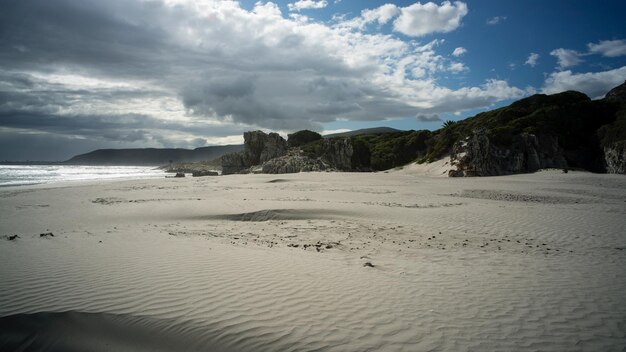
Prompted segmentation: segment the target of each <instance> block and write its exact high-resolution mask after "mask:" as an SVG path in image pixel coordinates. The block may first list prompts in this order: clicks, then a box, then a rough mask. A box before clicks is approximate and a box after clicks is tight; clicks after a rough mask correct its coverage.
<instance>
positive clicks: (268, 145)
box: [243, 131, 287, 166]
mask: <svg viewBox="0 0 626 352" xmlns="http://www.w3.org/2000/svg"><path fill="white" fill-rule="evenodd" d="M243 139H244V150H243V154H244V161H245V163H246V164H247V165H249V166H252V165H260V164H263V163H264V162H266V161H268V160H271V159H274V158H277V157H279V156H283V155H285V154H287V141H285V140H284V139H283V137H281V136H280V135H279V134H278V133H273V132H272V133H270V134H266V133H264V132H262V131H251V132H245V133H244V134H243Z"/></svg>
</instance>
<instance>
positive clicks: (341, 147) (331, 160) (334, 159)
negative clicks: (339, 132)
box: [321, 138, 354, 171]
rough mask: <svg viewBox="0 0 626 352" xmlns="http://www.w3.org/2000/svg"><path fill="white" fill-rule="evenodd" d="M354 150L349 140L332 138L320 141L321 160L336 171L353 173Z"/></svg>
mask: <svg viewBox="0 0 626 352" xmlns="http://www.w3.org/2000/svg"><path fill="white" fill-rule="evenodd" d="M353 154H354V148H353V146H352V142H351V141H350V138H333V139H325V140H323V141H322V152H321V159H322V160H323V161H324V162H326V163H328V164H330V165H332V167H334V168H335V169H337V170H341V171H353V170H354V168H353V165H352V156H353Z"/></svg>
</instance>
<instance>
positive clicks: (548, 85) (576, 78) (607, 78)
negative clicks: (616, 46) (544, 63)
mask: <svg viewBox="0 0 626 352" xmlns="http://www.w3.org/2000/svg"><path fill="white" fill-rule="evenodd" d="M624 80H626V66H623V67H621V68H618V69H614V70H609V71H602V72H588V73H572V71H570V70H567V71H561V72H554V73H552V74H551V75H550V76H549V77H548V78H547V79H546V81H545V83H544V86H543V92H544V93H546V94H553V93H559V92H563V91H566V90H577V91H579V92H583V93H585V94H587V95H588V96H590V97H591V98H592V99H598V98H602V97H603V96H604V95H605V94H606V93H607V92H608V91H609V90H611V89H612V88H614V87H616V86H618V85H620V84H622V83H624Z"/></svg>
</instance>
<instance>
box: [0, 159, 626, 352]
mask: <svg viewBox="0 0 626 352" xmlns="http://www.w3.org/2000/svg"><path fill="white" fill-rule="evenodd" d="M420 172H421V170H417V169H413V168H406V169H403V170H394V171H390V172H388V173H325V172H322V173H300V174H283V175H263V174H258V175H230V176H226V177H202V178H183V179H165V178H162V179H161V178H159V179H142V180H110V181H109V180H107V181H97V182H94V183H91V182H89V183H82V182H81V183H73V182H72V183H61V184H59V183H55V184H46V185H36V186H20V187H13V188H2V189H0V236H2V237H3V238H2V239H0V267H1V268H2V269H1V270H2V277H3V280H1V282H0V323H1V322H2V321H7V319H15V318H16V316H15V315H20V314H31V313H54V312H57V313H61V312H75V314H74V313H72V314H74V315H72V314H59V315H57V316H56V318H55V319H57V320H54V321H55V322H58V323H59V324H61V326H63V322H65V323H67V324H68V325H67V326H71V324H70V323H71V322H73V321H76V319H78V321H80V319H83V318H81V317H82V315H81V314H87V313H89V314H95V318H94V320H93V321H94V322H99V321H100V322H102V321H105V322H109V323H110V322H111V321H114V322H117V323H115V324H113V323H111V324H109V323H107V324H109V325H106V326H108V328H107V331H104V332H101V335H100V337H101V339H100V340H98V339H97V338H95V337H93V336H94V335H93V331H91V332H90V333H91V335H89V334H87V333H85V335H84V336H91V338H90V339H91V341H94V340H93V339H94V338H95V339H96V340H95V341H101V342H102V343H106V341H111V340H110V337H107V332H108V333H109V335H110V332H111V331H115V329H117V328H116V326H117V327H118V328H119V327H124V326H129V325H128V324H131V325H132V324H134V323H133V322H138V323H137V324H139V325H138V326H140V327H142V326H143V327H146V326H148V327H150V329H152V330H149V331H151V333H150V334H140V333H138V334H137V336H136V339H135V340H133V339H132V338H131V340H130V341H131V342H132V343H134V344H135V346H142V344H143V345H144V346H149V345H150V344H149V341H148V339H147V338H146V337H145V336H146V335H147V336H155V334H160V333H163V334H165V335H164V336H169V337H172V336H173V337H172V338H173V339H174V340H176V338H177V337H185V336H186V337H189V338H190V339H192V340H193V341H191V342H189V345H185V346H182V347H184V348H185V349H188V350H201V349H202V346H204V347H206V346H218V347H219V348H222V349H223V350H238V351H275V350H294V351H301V350H324V351H346V350H347V351H362V350H388V351H394V350H398V351H400V350H425V349H430V350H519V349H525V347H523V346H532V348H534V349H541V350H547V351H561V350H573V351H575V350H619V349H620V348H624V347H626V336H624V334H623V330H622V329H621V328H622V327H623V324H624V322H625V321H626V308H625V307H624V306H623V302H624V300H625V299H626V293H625V292H626V279H625V277H626V275H624V274H625V273H626V271H625V269H624V268H626V257H625V256H624V253H625V250H626V249H624V247H625V246H626V239H625V238H624V235H623V233H622V230H623V229H624V228H625V227H626V220H625V218H626V217H625V216H624V215H626V178H624V177H623V176H622V175H599V174H590V173H584V172H576V171H572V172H570V173H568V174H563V173H561V172H560V171H543V172H539V173H536V174H525V175H514V176H499V177H485V178H462V179H459V178H441V177H425V176H422V175H421V174H420ZM44 232H52V233H53V234H54V236H53V237H45V238H43V237H40V235H39V234H40V233H44ZM13 234H17V235H19V236H20V237H19V238H18V239H16V240H14V241H8V240H7V239H6V238H4V236H7V235H13ZM367 263H369V264H370V265H371V266H369V265H367ZM107 314H112V315H119V316H123V317H126V318H119V319H118V320H116V319H112V318H110V316H107ZM17 317H20V316H17ZM22 317H23V316H22ZM29 317H30V318H32V319H34V320H32V321H31V322H33V323H42V321H45V319H44V318H42V317H43V316H42V315H39V316H37V315H35V316H29ZM27 318H28V317H27ZM142 319H145V320H142ZM94 324H96V323H94ZM116 324H117V325H116ZM125 324H126V325H125ZM27 325H28V324H27ZM35 325H36V324H35ZM135 326H136V325H135ZM60 329H62V328H60ZM68 331H70V330H67V331H65V332H68ZM138 331H139V330H138ZM62 333H63V331H62V330H59V334H62ZM75 333H76V334H80V332H76V331H75ZM168 333H169V334H170V335H167V334H168ZM142 336H144V337H142ZM190 336H191V337H190ZM169 337H168V338H169ZM164 338H165V337H164ZM46 339H47V340H46ZM39 341H40V342H41V343H42V345H41V346H44V348H43V349H45V346H48V347H50V346H53V345H54V344H53V343H54V341H55V340H54V339H52V338H51V337H48V338H46V337H43V335H42V336H41V337H40V340H39ZM76 341H79V342H78V343H84V345H82V348H88V347H89V345H88V343H89V341H90V340H89V338H86V339H83V340H80V339H78V340H76ZM81 341H82V342H81ZM8 343H9V338H8V334H3V333H0V346H9V345H8ZM3 344H4V345H3ZM120 346H122V345H120ZM164 346H165V345H164ZM520 346H522V347H520ZM179 347H180V345H179ZM163 348H164V349H169V348H168V347H167V346H165V347H163ZM173 349H175V348H172V350H173ZM122 350H123V349H122Z"/></svg>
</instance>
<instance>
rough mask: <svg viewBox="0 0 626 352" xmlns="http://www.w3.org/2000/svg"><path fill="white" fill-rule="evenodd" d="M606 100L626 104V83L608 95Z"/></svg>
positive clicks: (605, 97)
mask: <svg viewBox="0 0 626 352" xmlns="http://www.w3.org/2000/svg"><path fill="white" fill-rule="evenodd" d="M604 100H607V101H616V102H620V103H624V102H626V81H625V82H624V83H622V84H621V85H619V86H617V87H615V88H613V89H611V90H610V91H609V92H608V93H606V95H605V96H604Z"/></svg>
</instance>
